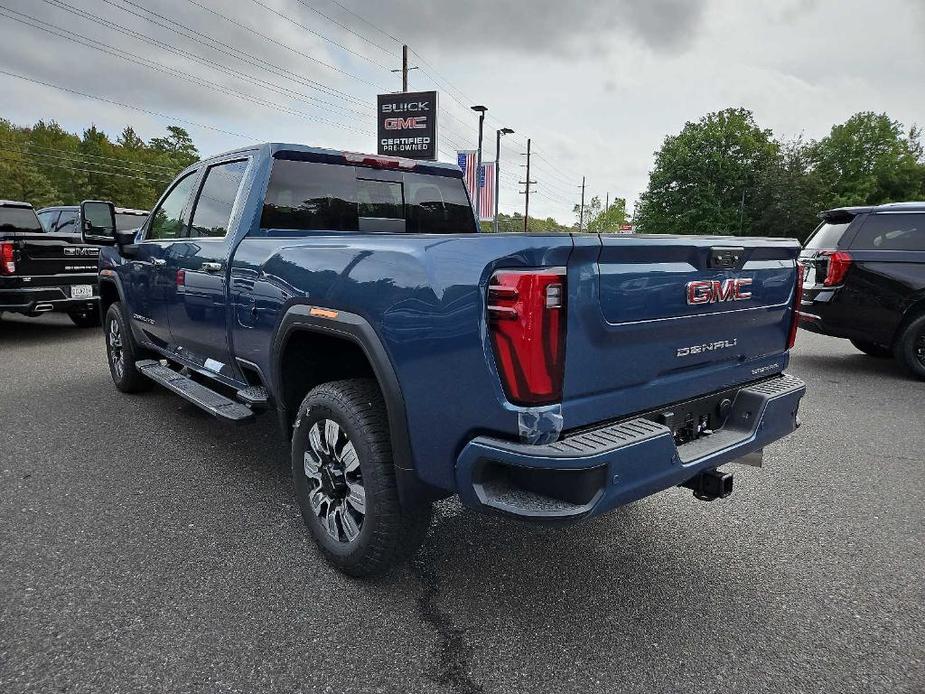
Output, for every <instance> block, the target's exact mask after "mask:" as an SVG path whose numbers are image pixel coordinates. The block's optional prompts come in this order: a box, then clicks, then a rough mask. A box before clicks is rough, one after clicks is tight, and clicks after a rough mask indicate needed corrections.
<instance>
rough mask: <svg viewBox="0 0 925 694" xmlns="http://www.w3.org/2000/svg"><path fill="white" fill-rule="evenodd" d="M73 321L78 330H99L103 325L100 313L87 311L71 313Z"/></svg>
mask: <svg viewBox="0 0 925 694" xmlns="http://www.w3.org/2000/svg"><path fill="white" fill-rule="evenodd" d="M67 315H68V316H70V318H71V321H73V323H74V325H76V326H77V327H78V328H98V327H100V325H102V322H101V321H100V313H99V311H87V312H86V313H77V312H74V313H69V314H67Z"/></svg>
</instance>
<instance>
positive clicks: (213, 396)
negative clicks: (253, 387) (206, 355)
mask: <svg viewBox="0 0 925 694" xmlns="http://www.w3.org/2000/svg"><path fill="white" fill-rule="evenodd" d="M135 368H136V369H138V370H139V371H140V372H141V373H143V374H144V375H145V376H147V377H148V378H150V379H151V380H152V381H154V382H155V383H160V384H161V385H162V386H164V387H165V388H166V389H167V390H171V391H173V392H174V393H176V394H177V395H179V396H180V397H181V398H184V399H185V400H188V401H189V402H191V403H193V404H194V405H196V406H197V407H199V408H201V409H203V410H205V411H206V412H208V413H209V414H211V415H212V416H214V417H218V418H219V419H225V420H228V421H230V422H247V421H249V420H251V419H253V418H254V413H253V412H252V411H251V409H250V408H249V407H247V406H246V405H242V404H241V403H239V402H235V401H234V400H231V399H229V398H226V397H225V396H224V395H222V394H220V393H216V392H215V391H214V390H212V389H210V388H208V387H206V386H204V385H202V384H201V383H196V381H194V380H193V379H191V378H189V377H188V376H184V375H183V374H181V373H178V372H176V371H174V370H173V369H171V368H170V367H169V366H164V365H163V364H161V363H160V362H159V361H155V360H153V359H142V360H141V361H136V362H135Z"/></svg>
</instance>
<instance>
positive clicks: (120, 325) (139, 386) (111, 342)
mask: <svg viewBox="0 0 925 694" xmlns="http://www.w3.org/2000/svg"><path fill="white" fill-rule="evenodd" d="M105 327H106V330H105V332H106V356H107V358H108V360H109V373H110V374H111V375H112V382H113V383H115V385H116V388H118V389H119V390H121V391H122V392H123V393H138V392H141V391H143V390H147V389H148V388H150V387H151V381H150V380H148V379H147V378H145V377H144V376H143V375H142V373H141V372H140V371H139V370H138V369H136V368H135V362H136V361H137V360H139V359H144V358H145V357H146V356H147V355H146V354H145V353H144V350H142V349H141V348H140V347H139V346H138V345H137V344H136V342H135V338H134V337H133V336H132V331H131V330H130V329H129V326H128V323H127V321H126V320H125V316H124V314H123V312H122V304H121V303H119V302H118V301H117V302H115V303H114V304H112V305H111V306H110V307H109V310H107V311H106V324H105Z"/></svg>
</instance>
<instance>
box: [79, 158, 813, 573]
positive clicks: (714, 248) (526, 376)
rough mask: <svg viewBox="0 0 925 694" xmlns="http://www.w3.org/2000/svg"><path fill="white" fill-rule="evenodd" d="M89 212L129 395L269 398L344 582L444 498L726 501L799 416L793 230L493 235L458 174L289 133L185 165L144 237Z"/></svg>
mask: <svg viewBox="0 0 925 694" xmlns="http://www.w3.org/2000/svg"><path fill="white" fill-rule="evenodd" d="M83 207H84V209H83V210H82V218H83V219H84V220H85V221H84V228H83V230H82V231H83V234H84V238H85V240H86V241H88V242H93V243H99V244H103V245H104V246H105V247H104V248H103V250H102V252H101V254H100V259H99V275H100V277H99V279H100V301H101V310H102V313H103V319H104V332H105V340H106V349H107V354H108V358H109V366H110V370H111V373H112V378H113V381H114V382H115V385H116V387H117V388H118V389H119V390H121V391H123V392H136V391H141V390H143V389H145V388H147V387H149V386H150V385H151V384H152V383H158V384H160V385H162V386H163V387H166V388H168V389H170V390H172V391H174V392H175V393H177V394H178V395H180V396H182V397H184V398H186V399H187V400H189V401H190V402H192V403H194V404H195V405H197V406H199V407H201V408H203V409H205V410H207V411H208V412H210V413H212V414H213V415H214V416H216V417H218V418H220V419H224V420H229V421H235V422H243V421H247V420H250V419H252V418H253V417H254V416H255V415H256V414H258V413H260V412H263V411H272V412H275V415H276V417H278V419H279V422H280V424H281V425H282V427H283V430H284V431H285V432H286V435H287V437H288V438H289V439H290V440H291V450H292V474H293V481H294V485H295V493H296V496H297V498H298V502H299V504H300V507H301V510H302V514H303V517H304V519H305V522H306V524H307V526H308V528H309V529H310V531H311V533H312V534H313V536H314V538H315V539H316V541H317V543H318V545H319V546H320V548H321V550H322V552H323V554H324V555H325V557H326V558H327V559H328V560H329V561H330V562H331V563H332V564H333V565H335V566H336V567H338V568H339V569H340V570H342V571H344V572H346V573H348V574H351V575H370V574H374V573H379V572H382V571H384V570H385V569H387V568H388V567H389V566H390V565H391V564H393V563H394V562H395V561H397V560H400V559H402V558H404V557H407V556H409V555H410V554H411V553H412V552H413V551H414V550H415V549H416V548H417V547H418V546H419V544H420V543H421V541H422V539H423V537H424V535H425V534H426V532H427V528H428V525H429V523H430V519H431V507H432V503H433V501H435V500H437V499H440V498H443V497H446V496H449V495H451V494H458V495H459V497H460V498H461V500H462V501H463V503H465V504H467V505H469V506H473V507H478V508H481V509H490V510H493V511H496V512H500V513H504V514H507V515H510V516H515V517H519V518H523V519H529V520H532V521H537V522H552V523H556V522H565V521H571V520H578V519H584V518H588V517H591V516H595V515H598V514H601V513H603V512H605V511H608V510H610V509H613V508H614V507H616V506H620V505H621V504H626V503H629V502H631V501H633V500H636V499H640V498H642V497H644V496H647V495H650V494H653V493H655V492H658V491H660V490H663V489H666V488H669V487H673V486H678V485H680V486H685V487H689V488H691V489H693V491H694V494H695V495H696V496H697V497H698V498H700V499H705V500H712V499H716V498H720V497H725V496H728V495H729V493H730V492H731V491H732V476H731V474H729V473H725V472H721V471H719V470H718V469H717V468H718V467H719V466H721V465H723V464H725V463H730V462H733V461H736V460H746V461H749V462H753V463H754V462H756V461H757V459H759V457H760V453H761V450H762V448H763V447H764V446H765V445H767V444H769V443H771V442H772V441H775V440H777V439H780V438H781V437H783V436H786V435H787V434H789V433H791V432H792V431H793V430H794V429H795V428H796V427H797V426H798V425H799V420H798V417H797V410H798V407H799V403H800V399H801V397H802V396H803V394H804V392H805V386H804V384H803V383H802V382H801V381H800V380H798V379H797V378H794V377H793V376H789V375H786V374H785V373H784V369H785V368H786V366H787V363H788V359H789V350H790V348H791V347H792V345H793V340H794V336H795V334H796V327H797V325H796V316H797V312H796V308H797V307H798V306H799V303H800V292H801V277H802V273H799V272H797V262H796V259H797V256H798V254H799V252H800V247H799V245H798V244H797V242H796V241H793V240H787V239H757V238H731V237H704V236H689V237H688V236H619V235H606V234H601V235H598V234H568V233H561V234H549V233H544V234H521V233H514V234H480V233H478V228H477V226H476V222H475V219H474V215H473V213H472V207H471V204H470V200H469V197H468V195H467V193H466V189H465V187H464V185H463V180H462V177H461V174H460V171H459V169H458V168H457V167H455V166H451V165H444V164H439V163H430V162H427V163H423V162H414V161H409V160H403V159H393V158H384V157H377V156H371V155H363V154H351V153H344V152H336V151H330V150H323V149H314V148H309V147H304V146H299V145H286V144H264V145H260V146H256V147H253V148H248V149H242V150H238V151H234V152H230V153H227V154H223V155H221V156H217V157H214V158H212V159H209V160H206V161H203V162H200V163H198V164H195V165H194V166H191V167H190V168H188V169H187V170H185V171H183V172H182V173H181V174H180V175H179V177H178V178H177V179H176V180H175V181H174V182H173V183H172V184H171V185H170V187H169V188H168V189H167V191H166V192H165V193H164V195H163V197H162V198H161V199H160V201H159V202H158V203H157V205H156V206H155V208H154V211H153V213H152V214H151V215H150V216H149V217H148V219H147V220H146V221H145V223H144V225H143V226H142V227H141V229H140V230H137V231H118V230H117V229H116V226H115V223H114V219H113V208H112V206H111V204H110V203H107V202H101V201H88V202H85V203H84V205H83Z"/></svg>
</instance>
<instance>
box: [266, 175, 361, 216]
mask: <svg viewBox="0 0 925 694" xmlns="http://www.w3.org/2000/svg"><path fill="white" fill-rule="evenodd" d="M260 226H261V227H263V228H264V229H306V230H312V231H315V230H322V229H323V230H326V231H356V230H357V206H356V177H355V176H354V172H353V167H350V166H337V165H334V164H315V163H311V162H305V161H287V160H282V159H280V160H277V161H274V162H273V173H272V175H271V176H270V187H269V189H268V190H267V197H266V199H265V200H264V205H263V216H262V218H261V220H260Z"/></svg>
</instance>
